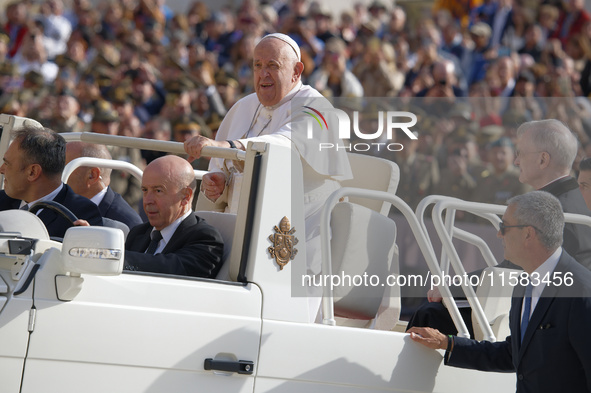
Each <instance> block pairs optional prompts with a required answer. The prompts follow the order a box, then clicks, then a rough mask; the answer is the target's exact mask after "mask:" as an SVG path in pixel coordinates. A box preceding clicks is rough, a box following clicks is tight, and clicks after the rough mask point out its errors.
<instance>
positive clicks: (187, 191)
mask: <svg viewBox="0 0 591 393" xmlns="http://www.w3.org/2000/svg"><path fill="white" fill-rule="evenodd" d="M182 193H183V199H182V201H181V204H182V205H186V204H190V203H191V201H192V200H193V189H192V188H191V187H185V188H184V189H183V191H182Z"/></svg>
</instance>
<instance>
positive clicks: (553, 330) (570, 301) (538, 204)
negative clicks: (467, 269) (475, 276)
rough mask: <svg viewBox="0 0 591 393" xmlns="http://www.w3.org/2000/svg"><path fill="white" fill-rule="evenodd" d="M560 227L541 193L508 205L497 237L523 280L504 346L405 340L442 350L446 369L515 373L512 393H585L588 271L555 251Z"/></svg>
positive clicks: (590, 374) (590, 378) (430, 335)
mask: <svg viewBox="0 0 591 393" xmlns="http://www.w3.org/2000/svg"><path fill="white" fill-rule="evenodd" d="M563 226H564V216H563V213H562V207H561V205H560V203H559V202H558V200H557V199H556V198H555V197H553V196H552V195H550V194H549V193H547V192H543V191H532V192H530V193H527V194H524V195H520V196H516V197H514V198H512V199H510V200H509V206H508V208H507V210H506V212H505V214H504V215H503V223H502V225H501V229H500V230H499V233H498V235H497V236H499V237H500V238H501V239H502V240H503V245H504V248H505V258H506V259H508V260H509V259H510V260H511V261H513V262H514V263H516V264H517V265H519V266H521V267H522V268H523V269H524V271H525V272H526V273H527V276H525V277H524V278H523V279H520V280H518V281H517V282H516V286H515V290H514V293H513V299H512V302H511V312H510V315H509V325H510V328H511V335H510V336H508V337H507V338H506V339H505V341H498V342H494V343H491V342H487V341H481V342H478V341H476V340H470V339H467V338H460V337H454V336H446V335H445V334H443V333H441V332H439V331H438V330H436V329H432V328H421V327H413V328H411V329H410V330H409V333H410V336H411V338H412V340H414V341H416V342H419V343H421V344H423V345H426V346H428V347H430V348H435V349H445V350H446V353H445V364H447V365H450V366H455V367H461V368H471V369H477V370H482V371H497V372H509V371H515V372H516V373H517V392H518V393H526V392H527V393H529V392H531V393H546V392H548V393H550V392H591V351H589V348H590V347H591V336H590V335H589V330H590V329H591V272H590V271H589V270H587V269H585V268H584V267H582V266H581V265H580V264H579V263H577V261H575V260H574V259H573V258H572V257H571V256H570V255H568V254H567V253H566V251H564V250H563V249H562V248H561V247H560V246H561V243H562V227H563ZM509 232H510V233H509ZM526 277H527V278H526ZM507 278H508V277H507ZM505 282H506V283H508V282H509V281H508V280H507V281H505ZM524 285H527V286H525V287H524Z"/></svg>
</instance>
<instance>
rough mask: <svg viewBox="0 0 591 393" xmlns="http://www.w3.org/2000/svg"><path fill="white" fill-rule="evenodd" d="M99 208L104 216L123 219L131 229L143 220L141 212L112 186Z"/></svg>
mask: <svg viewBox="0 0 591 393" xmlns="http://www.w3.org/2000/svg"><path fill="white" fill-rule="evenodd" d="M98 208H99V210H100V212H101V215H102V216H103V217H107V218H110V219H112V220H117V221H121V222H122V223H124V224H125V225H127V226H128V227H129V228H130V229H131V228H133V227H135V226H136V225H140V224H142V222H143V221H142V219H141V218H140V216H139V214H138V213H137V212H136V211H135V210H133V208H132V207H131V206H129V203H127V202H126V201H125V199H123V197H122V196H121V195H119V194H117V193H116V192H115V191H113V190H112V189H111V187H107V193H106V194H105V196H104V198H103V200H102V201H101V203H99V205H98Z"/></svg>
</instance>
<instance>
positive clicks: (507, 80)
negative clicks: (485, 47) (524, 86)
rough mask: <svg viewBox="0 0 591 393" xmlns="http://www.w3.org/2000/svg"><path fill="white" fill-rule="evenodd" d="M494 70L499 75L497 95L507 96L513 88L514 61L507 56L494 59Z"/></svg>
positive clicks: (511, 92)
mask: <svg viewBox="0 0 591 393" xmlns="http://www.w3.org/2000/svg"><path fill="white" fill-rule="evenodd" d="M495 70H496V72H497V75H498V77H499V94H498V96H499V97H509V96H511V95H512V94H513V90H514V89H515V73H516V71H517V70H516V67H515V62H514V61H513V59H512V58H510V57H508V56H504V57H500V58H499V59H498V60H497V61H496V65H495Z"/></svg>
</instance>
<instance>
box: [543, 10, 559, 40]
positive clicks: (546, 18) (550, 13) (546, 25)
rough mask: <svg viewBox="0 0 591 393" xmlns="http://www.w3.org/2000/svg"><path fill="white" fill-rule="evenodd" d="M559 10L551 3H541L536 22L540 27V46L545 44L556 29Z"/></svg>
mask: <svg viewBox="0 0 591 393" xmlns="http://www.w3.org/2000/svg"><path fill="white" fill-rule="evenodd" d="M559 16H560V10H559V9H558V7H556V6H555V5H553V4H542V5H540V8H539V10H538V22H539V24H540V27H541V28H542V41H541V42H540V46H541V47H544V46H545V45H546V41H547V39H548V38H549V37H550V35H551V34H552V33H553V32H554V31H555V30H556V24H557V23H558V17H559Z"/></svg>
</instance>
